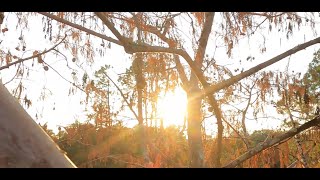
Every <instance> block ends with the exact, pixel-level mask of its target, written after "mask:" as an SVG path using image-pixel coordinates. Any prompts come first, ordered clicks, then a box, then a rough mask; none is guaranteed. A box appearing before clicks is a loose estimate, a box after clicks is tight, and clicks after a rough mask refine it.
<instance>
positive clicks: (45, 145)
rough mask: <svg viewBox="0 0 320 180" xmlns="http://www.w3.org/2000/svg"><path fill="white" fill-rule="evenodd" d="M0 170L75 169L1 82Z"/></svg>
mask: <svg viewBox="0 0 320 180" xmlns="http://www.w3.org/2000/svg"><path fill="white" fill-rule="evenodd" d="M0 167H2V168H30V167H38V168H49V167H50V168H74V167H76V166H75V165H74V164H73V163H72V162H71V161H70V160H69V159H68V157H67V156H66V155H65V154H64V153H63V152H62V151H61V150H60V149H59V147H58V146H57V145H56V144H55V143H54V141H53V140H52V139H51V138H50V137H49V136H48V135H47V134H46V133H45V131H43V129H42V128H41V127H40V126H39V125H38V124H37V123H36V122H35V121H34V120H33V119H32V118H31V117H30V116H29V115H28V113H27V112H26V111H25V110H24V109H23V107H22V106H21V105H20V104H19V102H18V101H17V100H16V99H15V98H14V97H13V96H12V95H11V94H10V92H9V91H8V90H7V89H6V88H5V87H4V85H3V84H2V82H0Z"/></svg>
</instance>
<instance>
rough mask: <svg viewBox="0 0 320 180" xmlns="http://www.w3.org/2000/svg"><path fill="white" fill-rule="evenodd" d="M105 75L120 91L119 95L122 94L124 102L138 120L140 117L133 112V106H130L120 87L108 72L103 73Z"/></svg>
mask: <svg viewBox="0 0 320 180" xmlns="http://www.w3.org/2000/svg"><path fill="white" fill-rule="evenodd" d="M103 74H104V75H105V76H107V78H108V79H109V80H110V81H111V82H112V84H113V85H114V86H115V87H116V88H117V90H118V91H119V93H120V94H121V96H122V98H123V100H124V101H125V102H126V104H127V105H128V106H129V108H130V111H131V112H132V113H133V115H134V117H135V118H136V119H137V120H138V119H139V118H138V115H137V113H136V112H135V111H134V110H133V108H132V105H130V103H129V102H128V100H127V98H126V96H125V95H124V94H123V92H122V91H121V89H120V87H119V86H118V85H117V84H116V83H115V82H114V81H113V80H112V79H111V78H110V76H109V75H108V74H107V73H106V72H103Z"/></svg>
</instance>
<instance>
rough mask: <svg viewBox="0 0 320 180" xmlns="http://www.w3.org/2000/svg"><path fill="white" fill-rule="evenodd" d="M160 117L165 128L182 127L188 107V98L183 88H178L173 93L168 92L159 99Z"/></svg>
mask: <svg viewBox="0 0 320 180" xmlns="http://www.w3.org/2000/svg"><path fill="white" fill-rule="evenodd" d="M158 103H159V115H160V118H162V119H163V126H164V127H168V126H170V125H175V126H177V127H182V126H183V124H184V118H185V114H186V107H187V96H186V93H185V92H184V91H183V90H182V89H181V88H176V89H175V90H174V91H173V92H171V91H170V92H167V93H166V95H165V96H164V97H163V98H161V99H159V102H158Z"/></svg>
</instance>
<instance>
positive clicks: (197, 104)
mask: <svg viewBox="0 0 320 180" xmlns="http://www.w3.org/2000/svg"><path fill="white" fill-rule="evenodd" d="M192 76H193V75H192ZM193 77H194V78H191V81H190V84H189V85H190V86H189V89H188V91H187V98H188V105H187V111H188V112H187V113H188V118H187V119H188V143H189V151H190V167H192V168H199V167H203V166H204V155H203V146H202V133H201V120H202V116H201V102H202V98H201V97H199V96H195V94H198V93H201V90H200V88H199V86H198V80H197V79H196V77H195V76H193Z"/></svg>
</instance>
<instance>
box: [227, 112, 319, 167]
mask: <svg viewBox="0 0 320 180" xmlns="http://www.w3.org/2000/svg"><path fill="white" fill-rule="evenodd" d="M319 124H320V116H317V117H315V118H314V119H312V120H311V121H308V122H307V123H305V124H303V125H301V126H299V127H297V128H292V129H291V130H289V131H288V132H286V133H284V134H282V135H279V136H276V137H274V138H273V139H270V140H267V141H265V142H263V143H262V144H258V145H257V146H256V147H255V148H253V149H251V150H249V151H248V152H246V153H244V154H243V155H241V156H240V157H238V158H237V159H235V160H233V161H232V162H230V163H229V164H227V165H225V166H224V167H225V168H233V167H236V166H238V165H239V164H240V163H243V162H244V161H245V160H247V159H249V158H251V157H253V156H254V155H256V154H258V153H259V152H261V151H263V150H265V149H267V148H269V147H272V146H273V145H276V144H278V143H281V142H282V141H285V140H287V139H289V138H291V137H293V136H295V135H296V134H299V133H300V132H302V131H304V130H306V129H308V128H310V127H312V126H318V125H319Z"/></svg>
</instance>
